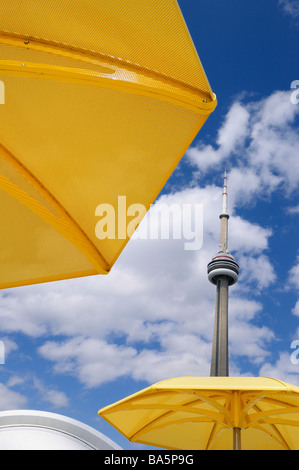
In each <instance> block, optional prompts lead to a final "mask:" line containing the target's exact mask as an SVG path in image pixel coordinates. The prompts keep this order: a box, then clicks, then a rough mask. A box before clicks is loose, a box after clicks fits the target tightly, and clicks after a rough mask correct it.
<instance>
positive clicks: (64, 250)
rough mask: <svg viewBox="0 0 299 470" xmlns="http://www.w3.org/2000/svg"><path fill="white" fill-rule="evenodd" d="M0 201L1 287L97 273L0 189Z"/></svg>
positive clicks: (71, 246)
mask: <svg viewBox="0 0 299 470" xmlns="http://www.w3.org/2000/svg"><path fill="white" fill-rule="evenodd" d="M0 201H1V216H2V220H5V223H3V224H2V227H1V230H0V246H1V250H0V266H1V269H0V288H5V287H14V286H17V285H19V284H20V279H21V280H22V281H23V282H22V284H33V283H36V282H41V281H51V280H55V279H57V278H59V279H66V278H71V277H77V276H78V275H80V276H82V275H83V273H84V275H92V274H96V270H95V269H94V268H93V266H92V264H91V263H90V262H88V260H87V259H86V257H85V256H84V255H83V254H82V253H81V252H80V251H79V250H77V249H76V248H75V247H74V245H73V244H72V243H70V242H69V241H68V240H67V239H66V238H65V237H63V236H62V235H60V234H59V233H58V232H57V231H56V230H54V229H53V228H52V227H51V226H50V225H49V224H47V223H46V222H44V221H43V220H42V219H41V218H40V217H39V216H37V215H36V214H34V213H33V212H32V211H31V210H29V209H27V208H26V207H25V206H24V205H23V204H21V203H19V202H18V201H16V200H15V199H14V198H13V197H11V196H9V195H8V194H6V193H5V192H4V191H2V190H1V189H0ZM24 247H26V249H24ZM8 275H9V276H8ZM8 279H9V280H8Z"/></svg>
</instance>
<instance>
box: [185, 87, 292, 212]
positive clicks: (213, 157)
mask: <svg viewBox="0 0 299 470" xmlns="http://www.w3.org/2000/svg"><path fill="white" fill-rule="evenodd" d="M298 114H299V106H295V105H294V104H292V103H291V99H290V92H289V91H276V92H274V93H273V94H272V95H270V96H268V97H267V98H263V99H261V100H256V101H251V102H248V103H240V102H239V101H237V102H236V103H233V105H232V106H231V108H230V110H229V111H228V113H227V115H226V118H225V121H224V123H223V125H222V127H221V128H220V130H219V132H218V136H217V139H216V142H215V145H214V146H213V145H211V144H209V145H200V146H199V147H191V148H190V149H189V150H188V151H187V156H188V157H189V159H190V162H191V163H192V164H193V165H194V166H195V167H196V168H197V170H198V172H199V173H200V174H205V173H206V172H208V171H209V170H210V169H211V168H215V164H218V167H219V164H220V163H221V162H223V163H224V162H225V163H226V164H227V166H228V169H230V168H229V167H230V166H232V167H233V169H232V171H231V175H230V177H231V180H232V183H233V184H232V185H231V186H232V188H233V192H232V196H233V198H234V199H235V200H236V199H238V201H239V203H240V204H244V202H247V203H248V202H253V203H254V201H255V200H256V198H257V197H261V196H264V195H267V194H271V193H272V192H273V191H275V190H277V188H279V187H280V186H282V187H283V189H284V190H285V191H286V192H287V193H288V194H290V193H291V191H293V190H294V189H295V188H296V187H298V184H299V159H298V151H299V134H298V129H297V128H296V118H297V116H298ZM228 156H229V159H228V158H227V157H228ZM228 160H229V161H228ZM230 161H231V162H232V163H231V164H230Z"/></svg>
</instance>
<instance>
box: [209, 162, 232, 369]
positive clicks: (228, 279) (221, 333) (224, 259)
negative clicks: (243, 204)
mask: <svg viewBox="0 0 299 470" xmlns="http://www.w3.org/2000/svg"><path fill="white" fill-rule="evenodd" d="M219 217H220V221H221V229H220V250H219V252H218V253H217V255H216V256H215V257H214V258H213V259H212V261H211V262H210V263H209V264H208V268H207V271H208V279H209V281H210V282H211V283H212V284H214V285H215V286H216V308H215V324H214V337H213V348H212V361H211V373H210V375H211V376H228V375H229V367H228V363H229V361H228V289H229V287H230V286H232V285H233V284H235V283H236V282H237V280H238V274H239V265H238V263H237V262H236V261H235V258H234V257H233V256H232V255H231V254H230V253H229V251H228V219H229V214H228V212H227V176H226V168H225V171H224V185H223V195H222V213H221V214H220V216H219Z"/></svg>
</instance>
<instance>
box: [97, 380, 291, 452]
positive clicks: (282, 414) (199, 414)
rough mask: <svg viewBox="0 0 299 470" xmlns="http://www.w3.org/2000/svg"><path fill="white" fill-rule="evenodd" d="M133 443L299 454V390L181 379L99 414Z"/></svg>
mask: <svg viewBox="0 0 299 470" xmlns="http://www.w3.org/2000/svg"><path fill="white" fill-rule="evenodd" d="M99 415H100V416H102V417H103V418H104V419H105V420H106V421H108V423H110V424H111V425H112V426H114V427H115V428H116V429H117V430H119V431H120V432H121V433H122V434H123V435H124V436H125V437H126V438H128V439H129V440H130V441H131V442H139V443H143V444H147V445H150V446H157V447H161V448H167V449H173V450H174V449H179V450H232V449H236V450H240V449H244V450H286V449H287V450H298V449H299V387H296V386H293V385H290V384H287V383H284V382H281V381H280V380H276V379H271V378H267V377H241V378H239V377H179V378H174V379H169V380H165V381H163V382H158V383H156V384H154V385H152V386H150V387H148V388H146V389H144V390H142V391H140V392H138V393H136V394H134V395H131V396H129V397H127V398H125V399H123V400H121V401H119V402H117V403H115V404H112V405H110V406H106V407H104V408H102V409H101V410H100V411H99Z"/></svg>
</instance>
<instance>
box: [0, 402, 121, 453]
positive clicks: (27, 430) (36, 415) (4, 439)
mask: <svg viewBox="0 0 299 470" xmlns="http://www.w3.org/2000/svg"><path fill="white" fill-rule="evenodd" d="M0 450H121V448H120V447H119V446H118V445H117V444H115V443H114V442H113V441H112V440H111V439H109V438H108V437H106V436H105V435H104V434H102V433H101V432H99V431H97V430H96V429H93V428H92V427H90V426H87V425H86V424H83V423H81V422H80V421H77V420H74V419H72V418H68V417H66V416H62V415H59V414H55V413H49V412H43V411H31V410H14V411H2V412H0Z"/></svg>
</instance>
